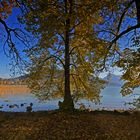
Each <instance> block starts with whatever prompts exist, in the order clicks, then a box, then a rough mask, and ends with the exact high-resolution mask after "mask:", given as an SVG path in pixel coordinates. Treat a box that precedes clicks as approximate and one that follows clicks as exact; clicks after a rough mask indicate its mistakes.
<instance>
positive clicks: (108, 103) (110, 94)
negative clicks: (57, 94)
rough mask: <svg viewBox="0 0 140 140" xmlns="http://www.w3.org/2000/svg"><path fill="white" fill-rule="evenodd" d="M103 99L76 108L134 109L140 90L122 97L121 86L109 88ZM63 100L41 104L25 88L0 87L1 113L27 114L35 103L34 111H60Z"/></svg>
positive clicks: (85, 102)
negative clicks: (134, 102)
mask: <svg viewBox="0 0 140 140" xmlns="http://www.w3.org/2000/svg"><path fill="white" fill-rule="evenodd" d="M101 95H102V98H101V102H100V103H99V104H95V103H93V102H91V101H87V100H80V101H79V102H78V103H77V104H76V105H75V106H76V107H77V108H78V107H79V104H81V103H83V104H84V105H85V107H86V108H91V109H92V110H94V109H108V110H114V109H124V110H127V109H134V108H135V107H134V106H133V105H131V104H126V103H129V102H133V100H134V99H136V98H138V97H139V95H140V89H136V90H135V92H134V94H133V95H132V94H131V95H128V96H125V97H122V96H121V94H120V86H107V87H106V88H105V89H104V90H102V92H101ZM60 100H61V99H57V100H56V99H55V100H49V101H45V102H40V101H39V100H38V98H37V97H35V96H34V95H33V94H30V93H29V90H28V89H27V88H24V86H19V87H16V86H15V87H13V88H11V87H10V88H9V87H8V86H7V87H1V86H0V111H12V112H25V111H26V107H27V106H29V105H30V103H31V102H32V103H33V111H41V110H52V109H58V101H60Z"/></svg>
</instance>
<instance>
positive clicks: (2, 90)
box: [0, 85, 30, 95]
mask: <svg viewBox="0 0 140 140" xmlns="http://www.w3.org/2000/svg"><path fill="white" fill-rule="evenodd" d="M9 93H10V94H18V93H19V94H22V93H30V89H29V88H28V86H27V85H0V95H2V94H9Z"/></svg>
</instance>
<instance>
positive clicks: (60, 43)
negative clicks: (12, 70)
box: [21, 0, 115, 110]
mask: <svg viewBox="0 0 140 140" xmlns="http://www.w3.org/2000/svg"><path fill="white" fill-rule="evenodd" d="M113 4H115V1H112V2H108V1H103V2H102V3H99V2H98V1H90V0H83V1H75V0H63V1H59V0H53V1H52V0H47V1H44V0H38V1H37V0H34V1H32V3H28V4H27V8H26V10H25V11H24V12H25V13H24V16H23V17H22V18H21V21H22V22H23V23H26V29H27V30H28V31H30V32H31V33H32V34H33V35H34V36H35V37H36V38H37V44H36V46H33V47H32V48H31V49H29V50H27V54H28V56H29V57H30V60H31V63H30V65H29V68H28V70H29V73H30V78H29V82H28V83H29V86H30V88H31V89H33V91H36V92H37V93H38V95H40V96H41V97H42V96H43V95H45V97H49V96H50V95H51V96H53V95H56V94H62V95H63V96H64V101H63V103H61V102H60V103H59V107H60V108H61V109H66V110H71V109H74V103H73V98H74V97H76V96H86V97H87V98H91V99H93V100H98V99H99V93H100V89H101V87H102V86H103V82H102V80H100V79H99V78H98V76H97V75H98V73H97V72H98V71H97V70H98V69H99V68H100V67H101V64H102V63H103V62H102V61H103V56H104V53H105V52H106V47H107V44H108V42H107V41H104V40H101V39H99V38H98V36H97V34H96V32H95V25H96V24H99V23H100V24H102V23H103V22H104V19H103V18H102V17H101V15H100V11H101V9H102V8H103V7H108V8H111V7H112V5H113ZM39 91H40V92H39ZM43 98H44V96H43Z"/></svg>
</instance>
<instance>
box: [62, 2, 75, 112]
mask: <svg viewBox="0 0 140 140" xmlns="http://www.w3.org/2000/svg"><path fill="white" fill-rule="evenodd" d="M70 2H71V1H70ZM71 7H72V5H71V3H70V10H69V15H71ZM65 12H66V14H68V9H67V0H65ZM69 31H70V17H69V18H68V19H66V22H65V68H64V70H65V85H64V86H65V90H64V101H63V103H61V102H59V108H60V109H61V110H67V111H73V110H74V103H73V99H72V95H71V91H70V54H69V48H70V35H69Z"/></svg>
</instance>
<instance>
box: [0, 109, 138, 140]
mask: <svg viewBox="0 0 140 140" xmlns="http://www.w3.org/2000/svg"><path fill="white" fill-rule="evenodd" d="M139 132H140V113H139V112H134V113H131V114H128V113H126V112H124V113H118V112H111V111H93V112H77V113H63V112H59V111H46V112H32V113H10V112H0V139H2V140H11V139H12V140H27V139H31V140H53V139H54V140H55V139H57V140H65V139H67V140H71V139H76V140H93V139H95V140H121V139H122V140H140V133H139Z"/></svg>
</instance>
